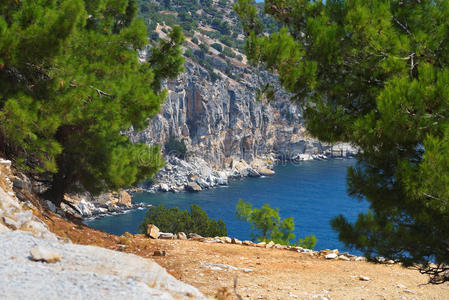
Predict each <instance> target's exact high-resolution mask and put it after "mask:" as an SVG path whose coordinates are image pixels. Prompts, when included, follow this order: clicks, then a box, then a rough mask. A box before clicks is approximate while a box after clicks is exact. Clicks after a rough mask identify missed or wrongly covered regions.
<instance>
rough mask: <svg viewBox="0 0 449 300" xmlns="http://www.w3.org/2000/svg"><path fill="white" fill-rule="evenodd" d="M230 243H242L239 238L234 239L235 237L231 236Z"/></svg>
mask: <svg viewBox="0 0 449 300" xmlns="http://www.w3.org/2000/svg"><path fill="white" fill-rule="evenodd" d="M231 243H232V244H236V245H241V244H242V241H241V240H239V239H236V238H232V240H231Z"/></svg>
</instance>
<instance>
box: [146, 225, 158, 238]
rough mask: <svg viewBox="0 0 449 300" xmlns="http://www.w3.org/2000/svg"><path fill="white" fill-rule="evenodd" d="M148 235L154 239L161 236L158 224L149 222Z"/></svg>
mask: <svg viewBox="0 0 449 300" xmlns="http://www.w3.org/2000/svg"><path fill="white" fill-rule="evenodd" d="M147 235H148V236H149V237H150V238H152V239H157V238H159V228H157V226H156V225H153V224H148V226H147Z"/></svg>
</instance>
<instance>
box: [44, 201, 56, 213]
mask: <svg viewBox="0 0 449 300" xmlns="http://www.w3.org/2000/svg"><path fill="white" fill-rule="evenodd" d="M46 203H47V206H48V208H49V209H50V210H51V211H52V212H56V206H55V205H54V204H53V202H51V201H48V200H47V201H46Z"/></svg>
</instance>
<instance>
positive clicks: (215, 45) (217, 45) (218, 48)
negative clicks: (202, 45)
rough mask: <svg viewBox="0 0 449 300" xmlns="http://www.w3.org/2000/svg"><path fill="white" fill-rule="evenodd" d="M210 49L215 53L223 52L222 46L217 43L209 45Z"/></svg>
mask: <svg viewBox="0 0 449 300" xmlns="http://www.w3.org/2000/svg"><path fill="white" fill-rule="evenodd" d="M210 46H211V47H212V48H214V49H215V50H217V51H220V52H221V51H223V46H222V45H221V44H218V43H213V44H212V45H210Z"/></svg>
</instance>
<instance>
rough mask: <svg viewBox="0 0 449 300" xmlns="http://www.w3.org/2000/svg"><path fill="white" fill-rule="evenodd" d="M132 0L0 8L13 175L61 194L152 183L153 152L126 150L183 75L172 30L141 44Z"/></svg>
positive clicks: (70, 0) (1, 113)
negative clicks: (143, 54) (166, 84)
mask: <svg viewBox="0 0 449 300" xmlns="http://www.w3.org/2000/svg"><path fill="white" fill-rule="evenodd" d="M136 11H137V5H136V1H135V0H98V1H84V0H62V1H56V0H45V1H44V0H37V1H36V0H23V1H12V0H8V1H2V2H1V4H0V37H1V38H0V146H1V150H2V151H3V152H4V153H5V154H6V155H7V156H8V157H10V158H12V159H14V160H15V161H16V162H17V166H19V167H20V168H21V169H22V170H25V171H27V172H29V173H30V174H31V175H33V176H34V177H35V179H38V180H41V181H46V182H47V184H48V186H49V189H48V191H47V194H46V196H47V197H48V198H50V199H51V200H53V201H54V202H55V203H57V204H59V203H60V202H61V201H63V195H64V193H65V192H70V191H79V190H87V191H89V192H91V193H93V194H97V193H99V192H101V191H104V190H110V189H117V188H119V187H123V186H128V185H131V184H133V183H136V182H138V181H140V180H143V179H144V178H147V177H150V176H152V175H153V174H154V173H155V172H156V171H157V170H158V169H159V168H160V167H161V166H162V164H163V162H162V159H161V154H160V149H159V148H158V147H153V148H150V147H148V146H146V145H144V144H131V143H130V141H129V140H128V138H127V137H126V136H125V135H124V134H123V133H124V131H126V130H128V129H129V128H130V127H131V126H133V127H134V128H135V129H139V128H142V127H143V126H144V125H145V124H146V119H147V118H148V117H150V116H152V115H154V114H156V113H158V112H159V110H160V105H161V104H162V103H163V101H164V100H165V97H166V91H165V90H162V89H161V81H162V80H164V79H166V78H173V77H174V76H176V75H177V74H178V73H179V72H180V71H181V70H182V69H183V58H182V54H181V49H180V45H182V43H183V41H184V38H183V34H182V32H181V30H180V28H177V27H175V28H174V29H173V30H172V31H171V33H170V34H169V39H168V40H160V41H159V42H158V43H157V44H156V45H154V46H153V47H152V48H151V50H150V52H149V59H148V61H145V62H139V59H138V50H139V49H143V48H144V47H145V46H146V45H147V44H148V39H147V31H146V28H145V26H144V24H143V22H142V21H141V20H138V19H136V18H135V17H136Z"/></svg>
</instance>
